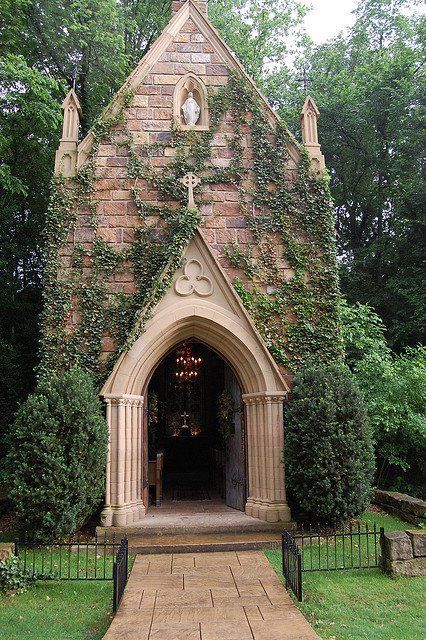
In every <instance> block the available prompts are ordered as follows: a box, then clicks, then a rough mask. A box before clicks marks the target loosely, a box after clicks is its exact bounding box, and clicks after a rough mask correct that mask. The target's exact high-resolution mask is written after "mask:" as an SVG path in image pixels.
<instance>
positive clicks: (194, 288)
mask: <svg viewBox="0 0 426 640" xmlns="http://www.w3.org/2000/svg"><path fill="white" fill-rule="evenodd" d="M182 271H183V274H182V275H181V276H179V278H177V279H176V280H175V285H174V289H175V292H176V293H177V294H178V296H190V295H191V294H192V293H195V294H196V295H197V296H201V297H203V298H205V297H208V296H211V295H212V293H213V282H212V281H211V280H210V278H209V277H208V276H206V275H205V274H204V267H203V265H202V264H201V262H199V261H198V260H195V259H193V260H188V261H185V264H184V266H183V269H182Z"/></svg>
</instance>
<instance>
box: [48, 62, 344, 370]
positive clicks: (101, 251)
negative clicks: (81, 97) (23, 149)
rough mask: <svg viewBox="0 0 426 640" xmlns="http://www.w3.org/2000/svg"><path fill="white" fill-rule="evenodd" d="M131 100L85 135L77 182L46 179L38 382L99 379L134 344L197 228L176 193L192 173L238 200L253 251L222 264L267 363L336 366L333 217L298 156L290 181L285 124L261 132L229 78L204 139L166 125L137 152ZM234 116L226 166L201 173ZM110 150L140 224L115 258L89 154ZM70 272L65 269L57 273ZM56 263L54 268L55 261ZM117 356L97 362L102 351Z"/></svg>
mask: <svg viewBox="0 0 426 640" xmlns="http://www.w3.org/2000/svg"><path fill="white" fill-rule="evenodd" d="M132 99H133V95H132V94H131V93H130V92H128V93H126V94H125V95H124V99H123V101H122V106H121V108H120V109H119V111H118V113H117V114H116V115H115V116H114V117H112V118H105V117H104V118H101V119H100V120H99V121H98V122H97V123H96V124H95V126H94V128H93V130H92V132H93V136H94V144H93V148H92V151H91V154H90V156H89V158H88V159H87V161H86V163H85V164H84V166H83V168H82V169H80V171H78V173H77V175H76V176H75V177H74V178H72V179H68V180H64V179H63V178H61V177H57V176H56V177H55V178H54V179H53V182H52V195H51V201H50V206H49V211H48V216H47V225H46V242H45V247H46V248H45V261H46V269H45V291H44V312H43V318H42V319H43V331H42V361H41V364H40V374H41V375H50V374H51V373H52V371H54V370H58V369H64V368H66V367H68V366H69V365H70V364H71V363H72V362H78V363H79V364H80V365H81V366H82V367H83V368H85V369H87V370H89V371H91V372H92V373H93V374H94V375H95V376H97V378H98V381H99V383H101V381H102V380H103V379H105V377H106V376H107V375H108V373H109V372H110V370H111V367H112V366H113V364H114V362H115V361H116V359H117V356H118V354H119V353H120V352H122V351H125V350H127V349H129V348H130V346H131V345H132V344H133V342H134V341H135V340H136V339H137V337H138V336H139V335H140V334H141V332H142V331H143V329H144V326H145V324H146V321H147V320H148V318H149V317H150V315H151V313H152V311H153V309H154V307H155V305H156V304H157V303H158V302H159V300H160V299H161V298H162V296H163V295H164V293H165V291H166V290H167V288H168V287H169V286H170V284H171V281H172V278H173V275H174V273H175V272H176V270H177V268H178V267H179V266H180V264H181V260H182V255H183V252H184V249H185V247H186V246H187V244H188V242H189V241H190V239H191V238H192V236H193V235H194V233H195V230H196V228H197V225H200V224H202V216H201V214H200V211H199V210H198V208H194V209H188V208H187V205H186V200H187V192H186V189H185V188H184V186H183V185H182V184H181V182H180V178H181V177H182V176H183V175H185V173H187V172H189V171H192V172H194V173H197V175H199V176H200V177H201V178H202V182H203V184H204V185H205V184H215V183H217V184H222V183H227V184H232V185H234V187H236V188H237V189H238V190H239V194H240V203H241V211H242V215H244V217H245V220H246V225H247V227H248V229H249V230H250V231H251V233H252V234H253V238H254V243H253V246H252V247H250V248H242V247H241V246H240V245H238V244H237V243H233V244H231V245H229V246H228V247H227V248H226V255H227V258H228V260H229V262H230V263H231V265H233V266H234V267H237V268H238V269H239V270H240V271H241V274H242V277H241V278H240V279H237V280H236V281H235V283H234V286H235V289H236V291H237V293H238V294H239V296H240V298H241V300H242V301H243V303H244V305H245V306H246V308H247V309H248V311H249V313H250V314H251V316H252V318H253V320H254V322H255V324H256V326H257V328H258V330H259V332H260V333H261V335H262V336H263V338H264V340H265V342H266V344H267V346H268V348H269V350H270V352H271V353H272V355H273V356H274V358H275V359H276V361H277V362H278V363H279V364H281V365H282V366H283V367H284V368H286V369H287V370H288V371H290V372H294V371H295V370H296V369H297V368H298V367H300V366H304V365H306V364H307V363H308V362H309V361H312V360H313V361H316V362H318V361H319V362H321V361H330V360H333V359H335V358H337V357H339V354H340V351H341V343H340V339H339V334H338V313H337V302H338V281H337V268H336V255H335V237H334V223H333V210H332V204H331V197H330V193H329V188H328V180H327V177H326V176H317V175H315V174H314V173H313V172H312V171H311V169H310V158H309V155H308V153H307V152H306V150H304V149H302V151H301V159H300V162H299V166H298V168H297V172H295V174H296V177H295V179H294V180H290V179H289V176H288V160H289V158H288V143H289V140H290V134H289V132H288V130H287V129H286V127H285V125H284V124H281V123H278V124H277V125H276V127H275V130H273V128H272V127H271V124H270V122H269V121H268V119H267V117H266V115H265V113H264V106H263V105H262V104H261V103H260V101H259V98H258V97H257V96H256V95H255V93H254V92H253V89H252V88H251V87H250V86H249V85H248V83H247V82H246V80H245V79H242V78H239V77H238V76H237V75H236V74H235V73H233V72H232V71H231V72H230V77H229V82H228V84H227V85H226V86H224V87H222V88H221V89H220V90H219V91H218V92H217V93H212V94H211V95H210V96H209V110H210V128H209V130H207V131H201V132H198V131H182V130H181V129H180V128H179V126H177V125H176V124H175V123H173V126H172V130H171V136H170V139H169V140H167V141H165V142H157V143H155V144H152V145H137V144H135V142H134V140H133V136H132V133H131V132H130V131H129V130H128V128H127V126H126V120H125V109H126V108H127V107H129V106H130V105H131V103H132ZM227 113H230V114H231V116H232V127H233V131H232V133H230V134H227V138H228V145H229V147H230V149H231V150H232V160H231V162H230V165H229V166H228V167H224V168H221V167H215V166H213V163H212V162H211V158H212V143H213V139H214V135H215V134H216V132H217V131H218V130H219V127H220V124H221V122H222V120H223V118H224V117H225V114H227ZM247 134H249V135H250V136H251V139H252V147H253V161H252V166H251V167H250V169H247V168H246V167H245V166H244V163H243V161H242V150H243V141H244V136H246V135H247ZM111 140H112V141H114V143H115V144H119V145H120V146H121V147H123V148H125V149H126V153H127V155H128V156H129V160H128V164H127V178H128V179H131V180H133V181H134V186H133V188H132V189H131V194H132V198H133V201H134V203H135V205H136V209H137V212H138V217H139V225H138V226H137V228H136V229H135V238H134V241H133V243H132V244H131V246H130V247H129V248H127V249H124V250H119V249H117V248H115V247H114V246H112V245H111V244H110V243H108V242H106V241H104V240H103V239H102V238H101V237H99V236H97V229H98V224H99V220H98V216H97V208H98V207H97V205H98V203H97V202H96V201H95V200H94V196H95V193H96V180H97V179H98V176H97V172H96V163H95V159H96V153H97V151H98V148H99V144H100V143H101V142H108V141H111ZM166 148H172V149H173V150H174V155H173V157H172V159H171V161H170V163H169V164H168V166H166V167H164V168H162V169H161V170H158V169H156V168H155V166H154V163H153V162H152V159H153V158H156V157H161V156H163V155H164V152H165V149H166ZM139 179H143V180H146V181H148V183H150V184H151V185H152V186H153V187H154V188H155V189H156V190H157V191H158V194H159V198H158V201H157V203H152V202H147V201H144V199H143V197H142V194H141V193H140V191H139V189H138V187H137V186H136V185H137V183H138V180H139ZM77 213H78V214H79V215H82V214H84V215H87V216H88V219H89V225H90V227H91V228H93V231H94V234H95V238H94V242H93V245H92V248H91V249H87V248H85V247H84V246H83V245H82V244H78V243H74V249H73V251H72V254H71V255H70V256H65V251H64V247H65V246H69V245H70V240H72V235H73V234H74V233H75V231H76V223H77ZM64 258H65V261H67V260H68V261H69V264H68V265H67V266H66V268H65V269H63V268H62V266H61V264H62V262H63V261H64ZM61 260H62V261H61ZM129 269H131V270H133V273H134V277H135V282H136V288H135V291H134V293H126V294H125V293H123V292H120V291H119V292H115V293H111V292H109V293H108V290H107V286H106V283H107V282H108V281H109V280H111V279H112V278H113V277H114V276H115V275H116V274H117V273H120V272H125V271H126V270H129ZM104 339H110V340H112V341H113V343H114V344H115V351H114V353H112V354H111V355H110V356H109V358H108V360H107V361H106V362H105V361H102V359H101V354H102V351H103V340H104Z"/></svg>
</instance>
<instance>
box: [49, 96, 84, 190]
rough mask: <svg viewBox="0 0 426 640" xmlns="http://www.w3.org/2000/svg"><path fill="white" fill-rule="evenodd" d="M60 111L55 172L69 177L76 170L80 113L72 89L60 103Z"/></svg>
mask: <svg viewBox="0 0 426 640" xmlns="http://www.w3.org/2000/svg"><path fill="white" fill-rule="evenodd" d="M62 111H63V122H62V138H61V140H60V143H59V148H58V150H57V152H56V156H55V173H57V174H58V173H60V174H62V175H63V176H64V177H65V178H70V177H71V176H74V175H75V174H76V171H77V146H78V135H79V129H80V118H81V115H82V112H81V106H80V102H79V101H78V98H77V94H76V93H75V91H74V89H71V90H70V91H68V93H67V95H66V97H65V100H64V101H63V103H62Z"/></svg>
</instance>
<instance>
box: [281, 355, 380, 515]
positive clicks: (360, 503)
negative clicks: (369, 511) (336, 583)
mask: <svg viewBox="0 0 426 640" xmlns="http://www.w3.org/2000/svg"><path fill="white" fill-rule="evenodd" d="M285 462H286V474H287V475H286V484H287V487H288V491H289V499H290V501H291V502H292V503H294V504H293V505H292V506H294V507H296V509H298V510H300V511H302V512H303V514H304V515H305V517H306V518H307V519H308V520H309V521H311V522H323V523H328V524H333V523H334V522H338V521H341V520H346V519H347V518H351V517H354V516H358V515H360V514H361V513H363V511H364V510H365V509H366V508H367V506H368V504H369V501H370V494H371V482H372V479H373V474H374V453H373V446H372V442H371V436H370V429H369V425H368V421H367V418H366V413H365V409H364V405H363V401H362V397H361V394H360V392H359V389H358V387H357V385H356V383H355V381H354V379H353V376H352V374H351V373H350V371H349V369H347V368H346V367H343V366H336V365H330V366H328V367H324V368H321V369H319V368H311V369H306V370H304V371H301V372H299V373H297V374H296V376H295V377H294V384H293V389H292V397H291V400H290V401H289V402H288V404H287V406H286V411H285Z"/></svg>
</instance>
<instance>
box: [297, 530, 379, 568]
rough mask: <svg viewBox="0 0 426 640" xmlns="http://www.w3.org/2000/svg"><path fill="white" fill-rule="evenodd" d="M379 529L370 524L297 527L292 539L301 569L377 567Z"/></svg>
mask: <svg viewBox="0 0 426 640" xmlns="http://www.w3.org/2000/svg"><path fill="white" fill-rule="evenodd" d="M382 532H383V529H381V528H378V527H377V526H376V524H375V523H374V524H373V526H372V527H369V525H368V523H366V524H363V525H361V524H360V523H357V524H356V525H352V524H349V525H341V526H340V527H338V528H337V527H334V528H325V527H320V526H317V527H316V528H313V527H312V526H311V527H308V528H306V529H305V528H303V527H301V529H300V531H299V532H296V534H295V536H294V537H295V542H296V544H297V545H298V547H299V548H300V552H301V555H302V570H303V571H337V570H345V569H370V568H374V567H377V566H378V564H379V555H380V535H381V534H382Z"/></svg>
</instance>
